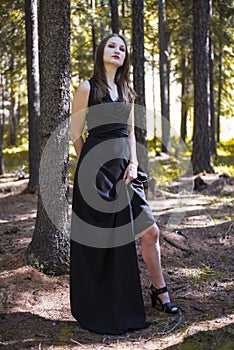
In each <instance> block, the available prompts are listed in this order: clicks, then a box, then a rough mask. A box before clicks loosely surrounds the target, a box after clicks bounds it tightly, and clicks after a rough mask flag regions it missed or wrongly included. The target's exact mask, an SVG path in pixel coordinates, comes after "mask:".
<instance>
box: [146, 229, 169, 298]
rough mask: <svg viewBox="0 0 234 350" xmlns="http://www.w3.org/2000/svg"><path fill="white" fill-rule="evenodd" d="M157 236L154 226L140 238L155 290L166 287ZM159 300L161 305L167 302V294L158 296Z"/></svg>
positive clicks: (157, 230)
mask: <svg viewBox="0 0 234 350" xmlns="http://www.w3.org/2000/svg"><path fill="white" fill-rule="evenodd" d="M159 234H160V233H159V228H158V226H157V225H156V224H154V225H153V226H151V227H150V228H149V229H148V230H147V231H145V232H144V233H143V234H142V237H141V247H142V256H143V259H144V261H145V263H146V265H147V267H148V270H149V273H150V276H151V279H152V284H153V286H154V287H155V288H156V289H159V288H163V287H165V285H166V283H165V280H164V277H163V273H162V268H161V254H160V245H159ZM160 299H161V301H162V303H163V304H164V303H167V302H169V301H170V298H169V294H168V292H166V293H163V294H160Z"/></svg>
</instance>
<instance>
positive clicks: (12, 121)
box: [8, 53, 16, 146]
mask: <svg viewBox="0 0 234 350" xmlns="http://www.w3.org/2000/svg"><path fill="white" fill-rule="evenodd" d="M14 66H15V57H14V54H13V53H11V56H10V67H9V70H10V113H9V122H8V126H9V131H8V133H9V134H8V145H9V146H15V145H16V115H15V91H14Z"/></svg>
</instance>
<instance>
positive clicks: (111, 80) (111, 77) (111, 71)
mask: <svg viewBox="0 0 234 350" xmlns="http://www.w3.org/2000/svg"><path fill="white" fill-rule="evenodd" d="M116 71H117V69H116V68H115V67H113V66H105V73H106V82H107V84H108V85H109V86H110V88H111V87H113V86H115V75H116Z"/></svg>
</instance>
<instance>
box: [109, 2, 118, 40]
mask: <svg viewBox="0 0 234 350" xmlns="http://www.w3.org/2000/svg"><path fill="white" fill-rule="evenodd" d="M109 2H110V10H111V29H112V33H116V34H119V28H120V24H119V12H118V0H109Z"/></svg>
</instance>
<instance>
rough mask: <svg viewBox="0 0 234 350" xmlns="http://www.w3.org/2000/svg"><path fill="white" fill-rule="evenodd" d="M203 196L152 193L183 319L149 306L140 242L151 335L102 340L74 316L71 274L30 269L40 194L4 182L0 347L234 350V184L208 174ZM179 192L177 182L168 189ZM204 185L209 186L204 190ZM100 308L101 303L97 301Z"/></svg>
mask: <svg viewBox="0 0 234 350" xmlns="http://www.w3.org/2000/svg"><path fill="white" fill-rule="evenodd" d="M202 179H203V180H204V181H205V183H206V186H202V184H201V188H200V191H201V192H193V193H187V192H186V191H184V192H183V193H181V194H180V195H179V202H178V194H176V193H173V191H171V192H170V191H168V192H167V191H164V192H163V191H159V190H158V191H155V193H154V195H153V194H152V193H149V203H150V206H151V208H152V210H153V213H154V214H155V216H156V218H157V222H158V225H159V227H160V229H161V237H160V240H161V251H162V265H163V269H164V275H165V279H166V282H167V285H168V288H169V291H170V294H171V298H172V300H173V301H174V302H176V303H178V304H179V306H180V308H181V314H179V315H175V316H174V315H173V316H166V315H164V314H162V313H160V312H158V311H156V310H155V309H152V308H151V305H150V299H149V285H150V278H149V274H148V272H147V270H146V267H145V265H144V263H143V260H142V256H141V250H140V244H139V243H138V242H137V249H138V255H139V267H140V270H141V274H140V275H141V280H142V287H143V295H144V302H145V307H146V315H147V320H148V321H150V322H152V323H151V324H150V325H149V327H148V328H147V329H144V330H139V331H135V332H129V333H127V334H124V335H122V336H109V335H108V336H107V335H106V336H102V335H97V334H94V333H92V332H89V331H88V330H85V329H83V328H82V327H81V326H80V325H79V324H78V322H76V320H75V319H74V318H73V317H72V315H71V313H70V305H69V276H68V275H64V276H60V277H54V276H47V275H45V274H43V273H42V272H40V271H38V270H37V269H35V268H33V267H31V266H29V265H28V264H27V262H26V259H25V252H26V249H27V246H28V244H29V242H30V240H31V237H32V233H33V229H34V223H35V217H36V204H37V196H36V195H31V194H24V193H23V190H24V189H25V188H26V186H27V179H20V180H19V179H17V178H1V179H0V206H1V217H0V220H1V221H0V231H1V232H0V235H1V244H0V252H1V269H0V278H1V282H0V297H1V313H0V327H1V337H0V345H1V348H2V349H5V350H13V349H17V350H21V349H22V350H24V349H38V350H45V349H53V350H61V349H62V350H68V349H88V350H91V349H92V350H94V349H96V350H97V349H113V350H114V349H119V350H120V349H121V350H124V349H147V350H150V349H153V350H157V349H158V350H159V349H160V350H161V349H185V350H190V349H192V350H198V349H206V350H213V349H214V350H216V349H217V350H231V349H234V327H233V324H234V308H233V300H234V288H233V287H234V285H233V277H234V255H233V246H234V223H233V216H234V210H233V208H234V179H233V178H230V177H225V176H224V177H219V176H218V175H214V174H212V175H211V174H210V175H204V176H203V177H202ZM171 186H172V187H173V186H174V187H175V186H176V184H175V183H174V184H171ZM204 187H206V188H204ZM97 302H98V300H97Z"/></svg>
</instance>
